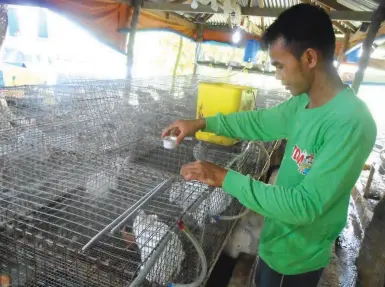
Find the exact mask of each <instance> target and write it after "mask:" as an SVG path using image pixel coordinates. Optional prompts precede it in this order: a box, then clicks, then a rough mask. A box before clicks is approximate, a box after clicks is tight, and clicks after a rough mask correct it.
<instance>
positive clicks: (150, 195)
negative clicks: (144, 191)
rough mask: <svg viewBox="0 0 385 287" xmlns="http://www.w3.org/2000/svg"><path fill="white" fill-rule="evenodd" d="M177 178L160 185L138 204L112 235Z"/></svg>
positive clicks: (113, 230)
mask: <svg viewBox="0 0 385 287" xmlns="http://www.w3.org/2000/svg"><path fill="white" fill-rule="evenodd" d="M174 180H175V178H174V177H171V178H169V179H167V180H165V181H163V182H162V183H161V184H160V185H158V186H157V187H156V188H155V189H154V190H153V191H152V192H151V193H150V194H149V195H148V196H147V198H146V199H145V200H143V201H142V202H141V203H139V204H137V206H136V207H135V208H134V209H133V210H132V211H131V212H130V213H129V214H128V215H127V216H126V217H125V218H124V219H122V220H121V221H120V222H119V223H118V224H117V225H116V226H115V227H114V228H113V229H112V230H111V231H110V233H111V234H114V233H115V232H116V231H118V230H119V228H120V227H122V225H123V224H124V223H125V222H126V221H127V220H128V219H130V217H131V216H133V215H134V214H135V213H136V212H137V211H138V210H139V209H140V208H142V206H143V205H144V204H146V203H147V202H148V201H149V200H150V199H151V198H152V197H153V196H154V195H155V194H156V193H157V192H158V191H159V190H161V189H162V187H163V186H165V185H166V184H168V183H170V182H171V181H174Z"/></svg>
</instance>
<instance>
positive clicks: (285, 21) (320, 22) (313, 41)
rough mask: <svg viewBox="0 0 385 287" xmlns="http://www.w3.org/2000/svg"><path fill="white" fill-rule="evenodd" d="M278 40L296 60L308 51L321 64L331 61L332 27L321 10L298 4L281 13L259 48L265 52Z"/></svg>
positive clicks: (265, 33)
mask: <svg viewBox="0 0 385 287" xmlns="http://www.w3.org/2000/svg"><path fill="white" fill-rule="evenodd" d="M279 38H282V39H283V40H284V41H285V43H286V45H287V47H288V48H289V49H290V51H291V52H292V53H293V55H294V56H295V57H296V58H297V59H299V58H300V57H301V56H302V54H303V52H305V50H306V49H309V48H312V49H315V50H317V51H318V52H319V53H320V54H321V55H322V57H323V58H324V59H325V61H333V59H334V50H335V45H336V36H335V34H334V30H333V23H332V21H331V20H330V17H329V15H328V14H327V13H326V12H325V10H323V9H322V8H321V7H318V6H315V5H311V4H298V5H295V6H292V7H290V8H289V9H287V10H285V11H284V12H282V13H281V14H280V15H279V16H278V18H277V19H276V20H275V21H274V22H273V24H271V25H270V26H269V27H268V28H267V29H266V31H265V32H264V34H263V36H262V39H261V48H262V49H263V50H265V51H266V50H268V49H269V48H270V47H271V45H273V44H274V42H275V41H276V40H278V39H279Z"/></svg>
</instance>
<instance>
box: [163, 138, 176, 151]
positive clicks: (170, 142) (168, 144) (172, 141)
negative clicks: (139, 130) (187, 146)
mask: <svg viewBox="0 0 385 287" xmlns="http://www.w3.org/2000/svg"><path fill="white" fill-rule="evenodd" d="M163 147H164V148H165V149H174V148H176V137H173V136H167V137H164V138H163Z"/></svg>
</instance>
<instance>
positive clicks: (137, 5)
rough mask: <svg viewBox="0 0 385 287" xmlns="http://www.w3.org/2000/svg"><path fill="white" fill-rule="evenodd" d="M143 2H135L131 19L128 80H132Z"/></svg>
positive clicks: (128, 47)
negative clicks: (137, 28)
mask: <svg viewBox="0 0 385 287" xmlns="http://www.w3.org/2000/svg"><path fill="white" fill-rule="evenodd" d="M141 4H142V3H141V0H135V1H134V12H133V14H132V19H131V25H130V26H131V29H130V34H129V38H128V44H127V74H126V78H127V79H131V78H132V68H133V66H134V45H135V36H136V26H137V25H138V20H139V14H140V9H141Z"/></svg>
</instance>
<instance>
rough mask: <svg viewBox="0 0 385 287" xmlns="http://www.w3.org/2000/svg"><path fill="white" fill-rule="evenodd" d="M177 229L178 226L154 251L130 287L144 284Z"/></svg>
mask: <svg viewBox="0 0 385 287" xmlns="http://www.w3.org/2000/svg"><path fill="white" fill-rule="evenodd" d="M175 229H176V226H175V227H174V228H172V229H171V230H170V231H169V232H168V234H167V235H166V236H165V237H164V238H163V240H162V241H161V243H160V244H159V246H158V248H156V249H155V250H154V253H152V255H151V256H150V258H149V259H148V260H147V261H146V263H145V264H144V265H143V268H142V269H141V270H140V272H139V274H138V276H136V278H135V280H134V281H132V282H131V284H130V285H128V286H129V287H136V286H140V284H142V282H143V280H144V279H146V276H147V274H148V273H149V272H150V270H151V268H152V267H153V266H154V264H155V262H156V260H157V259H158V258H159V256H160V254H161V253H162V252H163V250H164V249H165V248H166V245H167V243H168V242H169V241H170V240H171V238H172V235H173V231H174V230H175Z"/></svg>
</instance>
